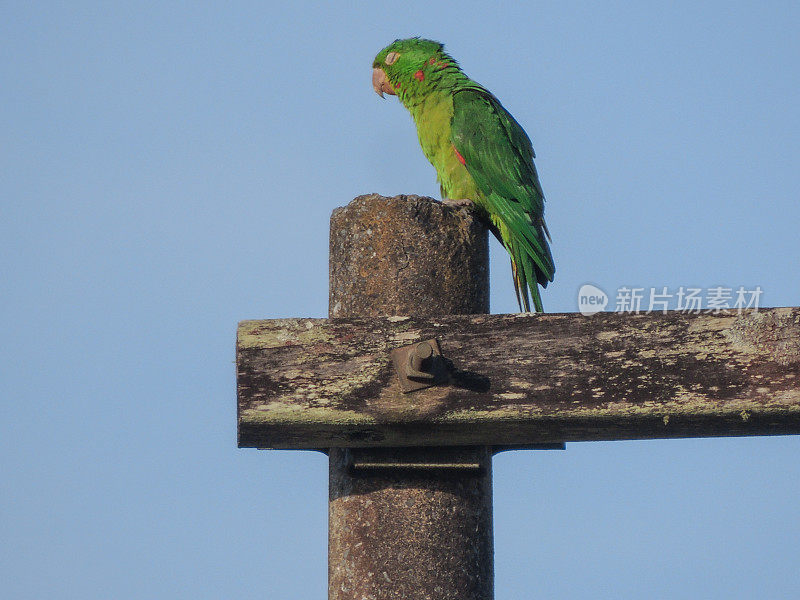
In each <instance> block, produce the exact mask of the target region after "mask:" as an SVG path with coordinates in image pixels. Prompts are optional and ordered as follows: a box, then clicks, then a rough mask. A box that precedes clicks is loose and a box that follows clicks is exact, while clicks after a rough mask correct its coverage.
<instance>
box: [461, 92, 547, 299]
mask: <svg viewBox="0 0 800 600" xmlns="http://www.w3.org/2000/svg"><path fill="white" fill-rule="evenodd" d="M451 142H452V144H453V146H454V147H455V149H456V151H457V152H458V153H459V154H460V155H461V156H462V157H463V159H464V165H465V167H466V169H467V171H468V172H469V174H470V175H471V176H472V178H473V179H474V180H475V184H476V186H477V188H478V190H479V191H480V192H481V194H482V195H483V203H482V204H484V209H485V210H486V211H487V212H488V213H489V217H490V219H491V220H492V222H493V224H494V225H495V227H496V228H497V230H498V231H499V237H500V239H501V241H502V243H503V245H504V246H505V247H506V248H507V249H508V251H509V253H510V254H511V258H512V263H513V269H514V283H515V286H516V288H517V293H518V294H519V293H520V292H521V293H522V296H523V299H524V300H525V303H524V304H525V305H526V310H529V309H528V307H527V305H528V293H527V292H528V290H527V288H528V287H530V289H531V293H532V294H533V297H534V304H535V305H536V306H537V309H538V310H541V308H540V307H541V301H540V299H539V291H538V288H537V287H536V284H537V282H538V283H540V284H542V285H547V283H548V282H549V281H552V280H553V275H554V273H555V266H554V264H553V258H552V255H551V254H550V247H549V245H548V243H547V240H546V236H547V228H546V226H545V224H544V219H543V213H544V194H543V193H542V188H541V185H540V183H539V177H538V175H537V173H536V167H535V166H534V164H533V158H534V156H535V154H534V151H533V146H532V145H531V141H530V138H528V136H527V134H526V133H525V131H524V130H523V129H522V127H521V126H520V125H519V123H517V122H516V120H515V119H514V117H512V116H511V115H510V114H509V113H508V111H506V109H505V108H503V106H502V105H501V104H500V102H499V101H498V100H497V98H495V97H494V96H493V95H492V94H491V93H489V92H488V91H487V90H486V89H484V88H483V87H481V86H479V85H478V84H474V85H472V86H469V87H465V88H462V89H459V90H458V91H456V92H455V93H454V95H453V119H452V124H451ZM547 237H549V236H547ZM521 304H522V303H521Z"/></svg>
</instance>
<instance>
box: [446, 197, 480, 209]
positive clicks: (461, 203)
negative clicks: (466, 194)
mask: <svg viewBox="0 0 800 600" xmlns="http://www.w3.org/2000/svg"><path fill="white" fill-rule="evenodd" d="M442 204H444V205H445V206H453V207H456V208H461V207H465V206H466V207H472V206H474V205H475V203H474V202H473V201H472V200H468V199H467V198H461V199H460V200H452V199H450V198H442Z"/></svg>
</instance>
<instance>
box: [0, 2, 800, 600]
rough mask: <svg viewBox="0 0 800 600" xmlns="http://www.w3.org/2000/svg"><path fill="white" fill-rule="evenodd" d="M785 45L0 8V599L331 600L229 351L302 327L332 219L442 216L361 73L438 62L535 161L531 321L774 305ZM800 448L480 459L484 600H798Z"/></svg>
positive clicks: (467, 7)
mask: <svg viewBox="0 0 800 600" xmlns="http://www.w3.org/2000/svg"><path fill="white" fill-rule="evenodd" d="M799 29H800V5H798V3H797V2H777V1H776V2H768V3H763V2H761V3H755V2H754V3H741V2H737V3H728V2H710V3H708V2H701V3H698V2H678V3H661V4H659V5H657V6H656V5H655V4H654V3H639V2H630V3H616V2H604V3H581V2H577V3H575V2H546V3H542V2H531V3H527V2H525V3H523V2H520V3H509V4H508V5H503V4H502V3H500V4H495V3H489V2H471V1H461V2H402V3H401V2H369V3H364V4H361V5H359V4H357V3H338V4H337V3H330V4H316V3H307V2H280V3H277V2H275V3H270V2H234V3H228V2H152V3H149V2H130V3H107V2H97V3H85V2H66V3H56V2H38V3H33V2H4V3H3V4H2V6H0V255H1V256H2V260H1V261H0V328H1V329H0V333H2V337H1V338H0V340H1V343H0V401H1V402H2V404H0V411H1V412H0V416H1V417H2V418H0V539H2V541H3V543H2V545H0V582H2V583H0V587H1V588H2V589H3V592H2V595H3V597H5V598H14V599H20V600H22V599H39V598H48V599H50V598H76V599H78V598H79V599H86V598H119V599H133V598H137V599H139V598H141V599H151V598H191V599H193V600H196V599H201V598H210V599H212V598H238V599H242V600H244V599H250V598H287V599H293V598H297V599H306V598H324V597H325V593H326V559H327V548H326V541H327V533H326V525H327V523H326V520H327V512H326V511H327V461H326V458H325V457H324V456H323V455H322V454H319V453H313V452H291V451H286V452H266V451H256V450H238V449H237V448H236V436H235V428H236V422H235V414H236V413H235V375H234V365H233V360H234V335H235V331H236V324H237V322H238V321H239V320H241V319H250V318H277V317H324V316H326V314H327V276H328V239H327V238H328V226H329V216H330V213H331V211H332V210H333V209H334V208H335V207H337V206H341V205H344V204H346V203H347V202H349V201H350V200H351V199H352V198H353V197H355V196H357V195H360V194H364V193H370V192H379V193H383V194H386V195H394V194H398V193H409V194H411V193H416V194H426V195H432V196H437V195H438V187H437V184H436V182H435V176H434V172H433V169H432V168H431V167H430V165H429V164H428V163H427V162H426V161H425V159H424V157H423V156H422V153H421V151H420V150H419V147H418V143H417V140H416V134H415V132H414V128H413V125H412V122H411V119H410V117H409V116H408V115H407V113H406V111H405V110H404V109H403V108H402V107H401V106H400V105H399V103H398V102H397V101H396V99H394V98H390V99H388V100H383V101H382V100H381V99H380V98H378V97H377V96H376V95H375V94H374V93H373V91H372V89H371V84H370V76H371V63H372V59H373V57H374V55H375V54H376V53H377V52H378V51H379V50H380V49H381V48H382V47H383V46H385V45H386V44H388V43H390V42H391V41H392V40H394V39H395V38H398V37H407V36H410V35H422V36H425V37H431V38H434V39H438V40H441V41H443V42H445V43H446V44H447V47H448V49H449V51H450V52H451V53H452V54H453V55H454V56H455V57H456V58H457V59H458V60H459V61H460V62H461V64H462V66H463V68H464V69H465V71H466V72H467V73H468V74H470V75H471V76H472V77H473V78H474V79H476V80H478V81H480V82H481V83H483V84H484V85H486V86H487V87H488V88H489V89H490V90H492V91H493V92H494V93H495V94H496V95H497V96H498V97H499V98H500V99H501V100H502V102H503V103H504V105H505V106H506V107H507V108H508V109H509V110H510V111H511V112H512V113H513V114H514V116H515V117H516V118H517V120H518V121H519V122H520V123H521V124H522V125H523V126H524V127H525V128H526V130H527V132H528V133H529V135H530V136H531V138H532V139H533V142H534V147H535V148H536V151H537V155H538V159H537V166H538V168H539V173H540V176H541V180H542V184H543V186H544V190H545V193H546V195H547V198H548V203H547V213H546V214H547V219H548V223H549V226H550V230H551V232H552V234H553V253H554V256H555V259H556V264H557V269H558V270H557V273H556V281H555V283H554V284H553V285H552V286H551V287H550V288H548V290H547V291H546V292H545V294H544V303H545V308H546V309H547V310H548V311H558V312H564V311H570V312H573V311H575V310H576V309H577V299H576V295H577V290H578V288H579V287H580V286H581V285H582V284H584V283H586V282H592V283H594V284H596V285H599V286H600V287H602V288H603V289H605V290H607V291H608V292H609V293H610V294H613V292H614V290H616V289H617V288H618V287H620V286H642V287H649V286H655V287H661V286H668V287H670V288H677V287H679V286H697V287H701V288H708V287H711V286H717V285H722V286H728V287H737V286H740V285H743V286H747V287H753V286H756V285H759V286H761V287H762V289H763V290H764V294H763V296H762V298H761V305H762V306H791V305H798V304H800V277H798V255H800V237H799V235H800V234H799V232H800V202H798V200H799V199H800V175H798V173H800V142H799V141H798V140H800V116H799V115H800V111H798V106H800V74H799V73H800V68H799V67H798V65H799V64H800V36H798V33H797V32H798V30H799ZM492 252H493V258H492V310H493V312H497V313H502V312H513V311H515V310H516V304H515V299H514V293H513V288H512V287H511V282H510V274H509V267H508V261H507V259H506V256H505V254H504V252H503V251H502V249H501V248H500V247H499V246H498V245H496V244H494V245H493V246H492ZM798 451H800V436H799V437H796V438H791V437H782V438H781V437H778V438H742V439H710V440H675V441H645V442H615V443H582V444H579V443H575V444H569V445H568V447H567V450H566V451H565V452H516V453H506V454H503V455H500V456H498V457H497V458H496V459H495V462H494V465H495V548H496V597H497V598H498V600H502V599H512V598H534V597H542V598H570V599H572V598H576V599H577V598H592V599H596V598H637V597H639V598H640V597H646V598H725V599H726V600H730V599H732V598H754V597H761V598H787V597H797V596H798V595H799V594H800V570H799V569H798V567H797V565H798V550H799V549H800V511H798V494H799V493H800V465H799V463H798Z"/></svg>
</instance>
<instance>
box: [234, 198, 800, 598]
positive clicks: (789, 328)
mask: <svg viewBox="0 0 800 600" xmlns="http://www.w3.org/2000/svg"><path fill="white" fill-rule="evenodd" d="M487 255H488V250H487V236H486V231H485V229H484V227H483V226H482V225H481V224H480V223H478V222H476V221H475V220H474V219H473V217H472V214H471V213H470V211H468V210H466V209H453V208H449V207H445V206H443V205H442V204H441V203H438V202H435V201H433V200H431V199H429V198H419V197H416V196H398V197H395V198H383V197H380V196H376V195H372V196H362V197H360V198H356V199H355V200H354V201H353V202H352V203H351V204H350V205H348V206H347V207H345V208H341V209H337V210H336V211H334V214H333V217H332V219H331V273H330V317H331V318H330V319H278V320H265V321H243V322H242V323H240V325H239V331H238V336H237V386H238V424H239V446H240V447H256V448H298V449H299V448H318V449H326V448H327V449H329V456H330V503H329V554H328V557H329V587H328V597H329V599H335V600H364V599H370V600H384V599H387V600H388V599H400V598H404V599H412V598H413V599H417V598H420V599H431V600H446V599H456V598H458V599H459V600H488V599H490V598H492V596H493V581H492V580H493V565H492V498H491V496H492V483H491V477H492V475H491V455H492V453H493V452H494V451H497V450H499V449H503V448H507V447H510V446H511V447H526V448H547V447H549V448H552V447H561V445H562V443H563V442H564V441H589V440H615V439H647V438H669V437H704V436H726V435H779V434H797V433H800V308H775V309H761V310H758V311H756V310H746V311H741V312H737V311H735V310H732V311H722V312H715V313H704V314H683V313H679V312H671V313H667V314H660V313H657V314H616V313H598V314H596V315H593V316H583V315H580V314H547V315H488V314H482V313H487V312H488V309H489V301H488V297H489V294H488V267H487V264H488V262H487V258H488V256H487Z"/></svg>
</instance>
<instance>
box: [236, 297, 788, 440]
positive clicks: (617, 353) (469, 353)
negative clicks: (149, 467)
mask: <svg viewBox="0 0 800 600" xmlns="http://www.w3.org/2000/svg"><path fill="white" fill-rule="evenodd" d="M242 329H243V332H242V334H241V336H240V342H241V343H240V345H239V347H238V354H237V356H238V359H237V363H238V369H239V403H240V407H239V408H240V426H241V427H243V429H242V430H244V429H248V428H249V430H251V431H256V430H257V429H258V428H259V427H261V428H262V432H263V431H266V429H269V430H270V434H269V435H270V436H275V438H274V439H273V440H271V442H270V443H271V444H273V445H274V444H281V443H289V442H286V440H282V439H281V436H282V435H284V434H285V435H287V436H288V437H290V438H292V440H294V439H295V438H296V436H295V435H294V434H293V433H292V429H293V428H294V429H297V427H299V425H300V424H304V426H305V427H306V428H307V430H308V431H307V434H308V435H309V436H311V438H313V437H314V436H315V435H316V434H315V433H314V431H313V430H314V427H318V428H324V429H325V435H326V436H332V438H326V440H327V442H329V443H328V445H331V443H330V442H331V441H332V440H336V439H340V440H341V439H345V440H347V441H348V442H352V437H353V436H356V437H357V436H358V435H359V431H358V427H360V426H363V427H366V428H367V432H366V433H364V432H362V438H364V439H366V440H367V441H365V442H364V444H365V445H368V444H377V445H380V444H384V443H385V444H388V443H390V442H391V443H394V444H397V445H403V443H404V442H409V443H411V442H414V443H416V441H418V440H419V438H421V437H424V436H428V437H425V439H426V440H430V441H429V443H431V444H433V443H441V444H451V443H454V444H455V443H488V441H489V437H490V436H494V439H493V440H492V441H493V443H498V444H500V443H533V442H542V441H563V440H564V439H567V440H569V439H630V438H632V437H671V436H674V437H684V436H687V435H740V434H743V433H752V434H762V433H787V432H793V431H794V429H793V428H795V427H797V428H798V432H800V391H799V390H798V380H799V379H798V377H797V375H798V373H799V372H800V309H762V310H761V311H759V312H758V313H755V312H749V313H745V314H743V315H741V316H740V315H737V314H736V313H735V312H732V313H721V314H717V315H713V314H712V315H705V314H704V315H686V314H680V313H668V314H666V315H660V314H657V315H653V314H651V315H620V314H613V313H600V314H597V315H594V316H592V317H584V316H581V315H574V314H562V315H527V316H519V315H483V316H450V317H431V318H428V319H422V318H407V319H406V318H404V319H402V320H398V319H392V318H370V319H341V320H340V319H333V320H309V319H304V320H296V321H295V320H291V319H289V320H279V321H261V322H258V321H256V322H252V321H250V322H244V323H243V324H242ZM430 337H436V338H437V339H439V341H440V343H441V346H442V351H443V353H444V355H445V357H447V358H448V359H450V360H452V362H453V368H454V373H453V381H452V383H451V385H449V386H444V387H434V388H430V389H428V390H422V391H419V392H414V393H412V394H402V393H401V392H400V390H399V385H398V382H397V379H396V374H395V373H394V372H393V368H392V366H391V364H390V361H389V352H390V350H391V349H392V348H394V347H397V346H400V345H405V344H407V343H411V342H413V341H416V340H421V339H427V338H430ZM741 414H747V415H748V418H747V419H746V420H745V419H743V418H742V417H741ZM665 421H666V422H665ZM703 428H705V429H703ZM726 432H729V433H726ZM254 435H256V434H254ZM258 435H260V434H258ZM337 436H338V438H337ZM558 436H563V438H562V440H557V439H555V438H556V437H558ZM581 436H584V437H583V438H582V437H581ZM257 437H258V436H257ZM264 439H266V438H264V437H263V436H261V437H259V443H263V441H264ZM252 441H253V440H250V442H252ZM240 442H241V443H242V444H243V445H248V444H249V441H248V439H246V438H240ZM291 443H295V441H292V442H291ZM318 445H319V446H320V447H322V446H324V445H325V444H321V443H320V444H318ZM333 445H335V444H333ZM281 447H285V446H281ZM300 447H307V446H300Z"/></svg>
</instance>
